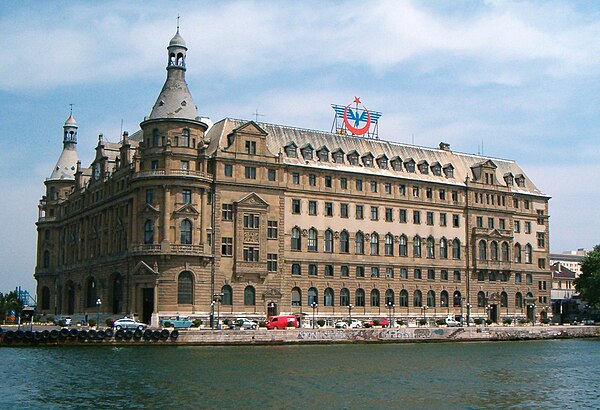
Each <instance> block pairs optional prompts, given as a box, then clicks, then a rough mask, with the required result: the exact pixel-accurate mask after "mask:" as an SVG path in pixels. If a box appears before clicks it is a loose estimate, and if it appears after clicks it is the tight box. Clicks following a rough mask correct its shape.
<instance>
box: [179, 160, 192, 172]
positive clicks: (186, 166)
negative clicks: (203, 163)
mask: <svg viewBox="0 0 600 410" xmlns="http://www.w3.org/2000/svg"><path fill="white" fill-rule="evenodd" d="M181 170H182V171H189V170H190V161H181Z"/></svg>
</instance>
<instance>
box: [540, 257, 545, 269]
mask: <svg viewBox="0 0 600 410" xmlns="http://www.w3.org/2000/svg"><path fill="white" fill-rule="evenodd" d="M538 268H540V269H546V259H545V258H539V259H538Z"/></svg>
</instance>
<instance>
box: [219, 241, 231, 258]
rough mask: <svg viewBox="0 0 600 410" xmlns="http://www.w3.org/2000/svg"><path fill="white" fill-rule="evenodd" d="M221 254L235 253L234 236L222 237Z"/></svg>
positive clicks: (229, 254)
mask: <svg viewBox="0 0 600 410" xmlns="http://www.w3.org/2000/svg"><path fill="white" fill-rule="evenodd" d="M221 255H223V256H231V255H233V238H226V237H222V238H221Z"/></svg>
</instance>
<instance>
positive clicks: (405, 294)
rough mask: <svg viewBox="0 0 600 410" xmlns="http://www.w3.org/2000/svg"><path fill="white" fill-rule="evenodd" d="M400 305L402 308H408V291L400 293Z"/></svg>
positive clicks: (403, 290)
mask: <svg viewBox="0 0 600 410" xmlns="http://www.w3.org/2000/svg"><path fill="white" fill-rule="evenodd" d="M398 303H400V307H408V291H407V290H406V289H402V290H401V291H400V298H399V300H398Z"/></svg>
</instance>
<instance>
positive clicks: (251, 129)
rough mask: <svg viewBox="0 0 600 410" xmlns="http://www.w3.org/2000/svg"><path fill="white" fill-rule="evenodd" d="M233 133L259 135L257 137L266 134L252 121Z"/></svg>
mask: <svg viewBox="0 0 600 410" xmlns="http://www.w3.org/2000/svg"><path fill="white" fill-rule="evenodd" d="M233 132H234V133H244V134H259V135H267V132H266V131H265V130H263V129H262V128H261V127H259V126H258V124H257V123H255V122H254V121H248V122H247V123H245V124H243V125H241V126H239V127H238V128H236V129H235V130H233Z"/></svg>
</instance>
